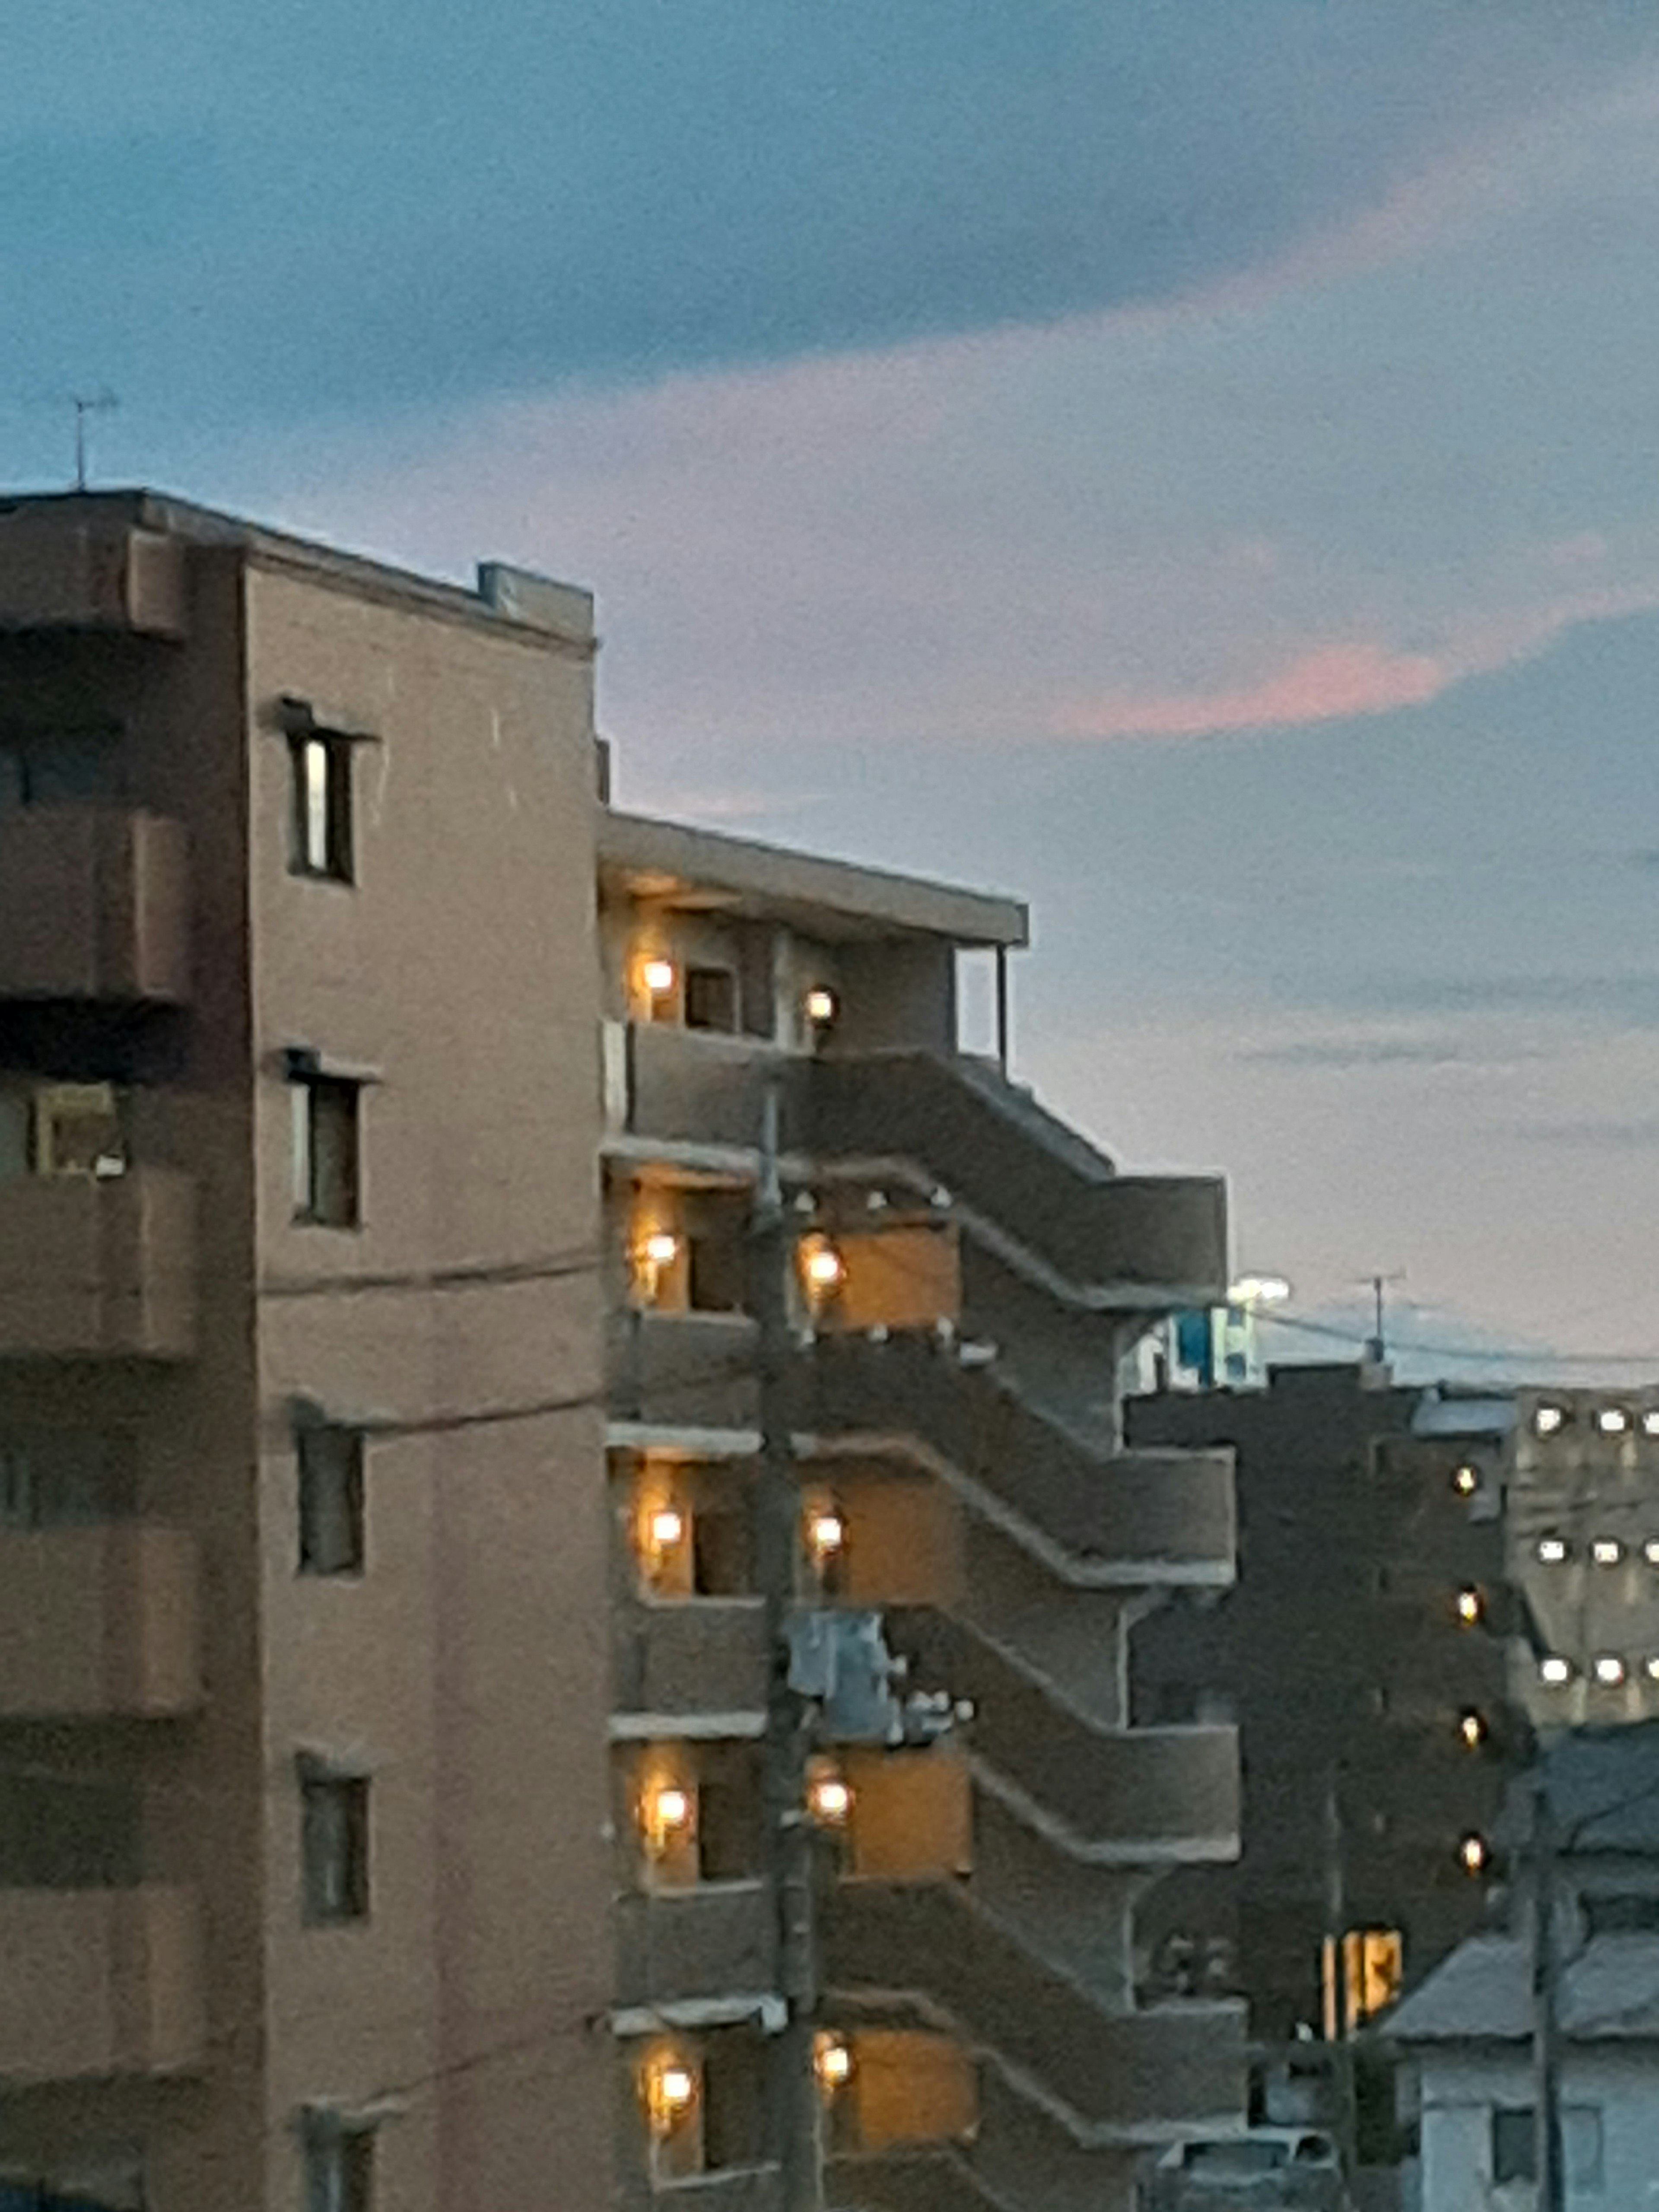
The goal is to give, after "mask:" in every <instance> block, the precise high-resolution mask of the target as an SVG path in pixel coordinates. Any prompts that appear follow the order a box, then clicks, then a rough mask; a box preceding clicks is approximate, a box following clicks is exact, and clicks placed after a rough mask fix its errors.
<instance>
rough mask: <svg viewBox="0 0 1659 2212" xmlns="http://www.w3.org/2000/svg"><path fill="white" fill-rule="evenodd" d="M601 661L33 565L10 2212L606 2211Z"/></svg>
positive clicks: (342, 603) (465, 633) (70, 540)
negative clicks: (595, 835) (596, 867)
mask: <svg viewBox="0 0 1659 2212" xmlns="http://www.w3.org/2000/svg"><path fill="white" fill-rule="evenodd" d="M592 650H593V641H592V611H591V605H590V603H589V602H588V600H587V599H586V598H585V597H583V596H582V595H581V594H580V593H575V592H562V591H559V590H557V589H555V588H550V587H546V586H538V585H532V584H531V583H529V582H527V581H525V580H520V579H516V578H514V577H512V576H510V575H508V574H504V573H503V572H501V571H486V572H485V574H483V578H482V579H481V585H480V589H479V591H478V592H476V593H475V592H467V591H464V590H458V589H453V588H451V587H448V586H442V585H439V584H433V583H427V582H424V581H421V580H416V579H414V578H411V577H406V576H400V575H394V574H389V573H388V572H386V571H385V570H383V569H380V568H376V567H374V566H373V565H372V564H370V563H368V562H357V561H350V560H346V559H343V558H340V557H338V556H335V555H333V554H331V553H328V552H326V551H325V550H322V549H321V548H319V547H316V546H310V545H301V544H295V543H294V542H293V541H291V540H289V539H285V538H280V537H277V536H276V535H274V534H270V533H267V532H261V531H258V530H256V529H253V528H252V527H250V526H246V525H244V524H241V523H239V522H234V521H232V520H228V519H227V518H222V517H219V516H216V515H212V514H207V513H201V512H199V511H197V510H195V509H192V508H190V507H184V506H181V505H179V504H177V503H175V502H173V501H167V500H161V499H157V498H155V497H152V496H148V495H107V496H106V495H96V496H91V497H85V498H69V499H61V500H43V501H34V500H24V501H14V502H10V503H9V504H8V505H7V506H6V507H5V508H4V511H3V513H0V1805H3V1808H4V1810H3V1818H0V2179H3V2182H4V2185H7V2186H9V2187H10V2188H12V2189H13V2190H14V2191H15V2192H17V2194H18V2197H19V2198H20V2199H21V2201H22V2202H25V2203H28V2204H30V2205H31V2206H33V2205H34V2204H36V2203H44V2204H46V2205H48V2206H51V2205H52V2204H54V2203H72V2204H74V2205H76V2206H77V2207H80V2206H83V2205H94V2206H98V2207H108V2208H112V2212H129V2208H136V2207H137V2206H138V2205H140V2204H143V2206H145V2207H147V2208H149V2212H227V2208H228V2207H231V2206H236V2207H238V2208H252V2207H262V2206H270V2207H282V2208H284V2212H291V2209H292V2208H301V2207H303V2208H306V2212H365V2208H369V2207H374V2208H379V2212H393V2208H396V2212H404V2208H409V2212H416V2208H421V2212H425V2208H434V2212H435V2208H437V2207H439V2206H442V2207H443V2208H444V2212H459V2208H461V2207H477V2208H478V2212H483V2208H486V2207H489V2208H497V2207H500V2206H501V2205H503V2204H509V2203H511V2204H520V2205H526V2206H529V2205H546V2206H550V2207H552V2206H557V2207H559V2208H560V2212H565V2208H568V2212H590V2208H592V2207H593V2206H596V2205H599V2204H601V2203H604V2202H605V2198H606V2196H607V2193H608V2191H609V2190H610V2187H611V2130H610V2127H609V2124H608V2119H607V2100H608V2095H609V2089H610V2083H611V2075H612V2071H613V2066H614V2056H613V2052H612V2049H611V2041H610V2036H609V2032H608V2024H607V2013H608V2007H609V2003H610V1998H611V1956H610V1943H609V1936H608V1929H607V1914H608V1906H609V1899H610V1887H611V1870H610V1866H609V1858H608V1852H607V1849H606V1845H605V1839H604V1834H603V1831H604V1828H605V1821H606V1818H607V1799H606V1791H607V1780H606V1771H605V1726H606V1713H607V1701H608V1694H609V1693H608V1686H607V1680H606V1673H605V1554H606V1547H607V1542H608V1530H607V1525H606V1518H605V1504H604V1498H603V1492H602V1486H601V1484H600V1482H599V1469H600V1468H602V1466H603V1464H604V1458H603V1454H604V1437H603V1408H602V1407H601V1406H600V1404H599V1402H598V1395H599V1334H600V1323H599V1281H598V1278H597V1276H596V1273H595V1272H594V1267H593V1261H594V1259H595V1256H596V1254H597V1246H598V1236H599V1212H598V1190H597V1181H596V1176H595V1170H594V1160H595V1157H596V1153H597V1147H598V1142H599V1116H598V1100H597V1097H596V1095H595V1084H594V1079H593V1061H594V1050H593V1036H594V1033H595V1029H596V1025H597V1023H598V1019H599V1006H598V995H597V984H596V976H597V972H598V959H597V951H596V945H595V939H594V931H593V919H592V915H593V900H592V802H591V789H592V711H591V700H592Z"/></svg>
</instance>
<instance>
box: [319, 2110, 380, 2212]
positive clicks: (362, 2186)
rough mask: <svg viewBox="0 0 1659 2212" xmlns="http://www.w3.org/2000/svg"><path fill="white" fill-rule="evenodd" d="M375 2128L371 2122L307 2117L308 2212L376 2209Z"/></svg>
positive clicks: (367, 2211)
mask: <svg viewBox="0 0 1659 2212" xmlns="http://www.w3.org/2000/svg"><path fill="white" fill-rule="evenodd" d="M375 2132H376V2130H374V2127H373V2126H372V2125H371V2124H368V2123H364V2124H361V2125H353V2124H349V2123H348V2122H346V2121H343V2120H339V2119H336V2118H332V2117H331V2118H329V2119H328V2120H326V2121H325V2120H323V2119H321V2118H316V2117H312V2118H308V2119H307V2123H306V2127H305V2203H306V2212H373V2207H374V2136H375Z"/></svg>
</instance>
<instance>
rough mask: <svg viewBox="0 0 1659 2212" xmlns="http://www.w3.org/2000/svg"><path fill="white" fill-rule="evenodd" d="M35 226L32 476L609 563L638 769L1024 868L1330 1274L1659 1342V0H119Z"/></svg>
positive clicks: (1335, 1286)
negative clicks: (85, 423) (81, 398)
mask: <svg viewBox="0 0 1659 2212" xmlns="http://www.w3.org/2000/svg"><path fill="white" fill-rule="evenodd" d="M0 209H3V210H4V213H3V216H0V277H3V280H4V287H5V296H6V298H7V300H8V302H9V312H8V313H7V314H6V316H5V317H4V318H3V319H0V435H3V436H4V437H5V440H6V441H7V445H8V447H9V453H10V456H11V465H10V468H9V475H10V476H11V477H12V478H13V479H14V480H15V481H18V482H20V483H49V482H52V481H53V480H55V479H58V478H60V477H61V476H62V474H63V472H64V467H65V464H66V460H67V457H68V454H69V451H70V435H69V417H68V410H67V408H66V405H65V404H64V402H63V400H62V398H61V397H60V396H59V395H62V394H64V393H65V392H68V391H69V390H70V389H72V388H82V389H89V388H94V387H95V386H98V385H100V384H107V385H110V386H113V387H114V388H115V389H116V390H117V391H118V392H119V394H120V397H121V402H122V404H121V408H120V411H119V412H118V414H116V415H115V416H110V417H104V418H100V421H99V422H97V424H96V425H95V429H94V439H95V445H94V453H95V458H96V462H97V467H98V471H99V473H100V476H101V477H103V478H104V479H105V480H146V481H149V482H153V483H161V484H164V485H166V486H167V487H169V488H172V489H178V490H180V491H184V492H186V493H189V494H191V495H195V496H198V497H201V498H204V499H208V500H210V501H222V502H223V503H227V504H231V505H235V506H240V507H247V508H249V509H250V510H252V511H254V512H257V513H261V514H263V515H265V516H267V517H269V518H270V519H272V520H280V521H284V522H287V523H289V524H291V525H294V526H299V527H301V528H306V529H309V530H313V531H315V532H319V534H321V535H324V536H326V537H330V538H334V539H337V540H338V541H339V542H342V543H345V544H354V545H358V546H362V547H365V548H368V549H369V550H377V551H380V552H383V553H386V554H388V555H390V556H393V557H397V558H400V559H404V560H407V561H410V562H415V563H417V564H420V565H427V566H432V567H435V568H440V569H442V570H445V571H447V572H454V573H462V574H464V573H465V572H466V571H467V570H468V568H470V565H471V562H472V561H473V560H474V559H475V558H477V557H479V556H502V557H507V558H517V559H521V560H525V561H527V562H532V563H534V564H536V565H538V566H541V567H544V568H550V569H551V570H552V571H554V572H555V573H556V574H565V575H568V576H571V577H573V578H576V579H579V580H583V581H585V582H587V583H590V584H592V586H595V587H596V588H597V590H598V591H599V595H600V600H601V618H602V625H603V628H604V631H605V639H606V644H605V655H604V662H603V676H602V703H603V712H604V720H605V726H606V727H607V729H608V731H609V732H610V734H611V737H612V738H613V739H614V740H615V742H616V744H617V748H618V752H619V755H620V758H621V763H622V767H621V787H622V792H623V797H624V798H625V799H629V800H630V801H631V802H633V803H637V804H641V805H658V806H660V807H662V808H664V809H665V810H666V809H674V810H676V811H684V812H687V813H690V814H692V815H695V816H698V817H702V818H704V819H708V820H712V821H718V822H723V823H731V824H732V825H734V826H740V827H742V828H743V829H745V830H747V831H749V832H750V833H752V834H757V835H769V836H779V837H782V838H785V839H789V840H798V841H800V842H812V843H822V844H825V845H828V846H830V847H833V848H836V849H840V850H842V851H845V852H848V853H849V854H858V855H862V856H866V857H868V858H872V859H875V860H885V861H888V862H891V863H895V864H899V865H905V864H910V865H915V866H924V867H927V868H932V869H935V870H938V871H939V872H948V873H951V874H957V875H961V876H963V877H967V878H983V879H985V880H988V881H992V882H995V883H998V884H1006V885H1007V886H1009V887H1011V888H1014V889H1018V890H1024V891H1025V892H1026V893H1028V894H1029V895H1030V897H1031V898H1032V900H1033V902H1034V905H1035V907H1036V922H1037V947H1036V951H1035V952H1034V954H1033V955H1032V956H1031V957H1030V959H1029V960H1028V962H1027V963H1025V965H1024V969H1023V971H1022V974H1021V977H1020V981H1019V987H1018V989H1019V1001H1018V1005H1019V1031H1018V1055H1019V1061H1020V1066H1021V1071H1022V1072H1023V1073H1024V1074H1025V1075H1026V1076H1027V1077H1028V1078H1029V1079H1032V1080H1034V1081H1036V1083H1037V1084H1038V1085H1039V1086H1040V1087H1042V1089H1043V1090H1044V1091H1045V1092H1046V1093H1047V1094H1048V1095H1049V1096H1050V1097H1053V1098H1054V1101H1055V1103H1058V1104H1059V1105H1060V1106H1061V1107H1063V1108H1064V1109H1066V1110H1067V1111H1069V1112H1070V1113H1072V1114H1073V1115H1075V1116H1076V1117H1077V1118H1079V1119H1080V1120H1081V1121H1085V1123H1087V1124H1088V1125H1089V1126H1091V1127H1093V1128H1095V1129H1096V1130H1097V1131H1098V1132H1099V1133H1102V1134H1103V1136H1104V1137H1105V1138H1106V1139H1108V1141H1109V1142H1110V1143H1111V1144H1113V1146H1115V1149H1116V1150H1117V1151H1118V1152H1120V1153H1121V1156H1122V1157H1123V1158H1124V1159H1125V1161H1126V1163H1127V1164H1138V1163H1144V1164H1194V1165H1206V1166H1222V1167H1225V1168H1226V1169H1227V1170H1229V1172H1230V1174H1231V1177H1232V1180H1233V1186H1234V1206H1235V1216H1236V1219H1237V1226H1238V1241H1239V1255H1240V1258H1241V1261H1242V1262H1243V1263H1244V1264H1247V1265H1249V1266H1251V1267H1256V1268H1272V1269H1275V1270H1280V1271H1283V1272H1284V1273H1287V1274H1289V1275H1290V1276H1291V1279H1292V1280H1293V1281H1294V1282H1295V1283H1296V1285H1297V1295H1298V1301H1299V1303H1300V1304H1301V1305H1302V1306H1303V1307H1304V1309H1305V1310H1310V1311H1316V1312H1320V1313H1324V1314H1327V1315H1329V1314H1333V1313H1343V1312H1346V1310H1349V1309H1350V1307H1352V1308H1353V1309H1354V1310H1358V1298H1357V1293H1356V1291H1355V1289H1354V1285H1355V1282H1356V1279H1358V1278H1359V1277H1361V1276H1363V1275H1364V1274H1366V1273H1370V1271H1371V1270H1372V1269H1374V1268H1384V1269H1388V1270H1390V1271H1392V1270H1395V1269H1399V1268H1403V1269H1404V1270H1405V1271H1406V1279H1405V1281H1404V1283H1403V1284H1402V1285H1401V1286H1400V1290H1399V1291H1398V1293H1397V1296H1398V1297H1399V1298H1400V1300H1401V1334H1407V1333H1409V1334H1412V1335H1413V1337H1414V1338H1416V1339H1419V1340H1424V1341H1427V1342H1434V1343H1441V1342H1444V1343H1450V1344H1455V1345H1463V1344H1468V1345H1480V1344H1486V1345H1488V1346H1521V1347H1532V1346H1536V1347H1537V1350H1538V1364H1539V1365H1540V1367H1541V1368H1545V1367H1547V1365H1548V1356H1549V1355H1550V1354H1551V1353H1560V1354H1565V1355H1571V1356H1572V1357H1574V1358H1589V1356H1591V1355H1595V1354H1603V1353H1609V1352H1625V1351H1631V1352H1638V1353H1639V1352H1646V1351H1647V1350H1648V1349H1649V1348H1650V1347H1651V1348H1652V1350H1653V1352H1654V1355H1655V1357H1654V1359H1653V1363H1652V1364H1653V1367H1654V1368H1655V1369H1659V1271H1656V1269H1655V1268H1654V1267H1653V1265H1652V1261H1651V1259H1650V1248H1651V1244H1652V1231H1651V1228H1650V1222H1651V1220H1652V1218H1653V1217H1654V1216H1655V1214H1656V1212H1659V1103H1656V1102H1659V957H1656V926H1659V805H1656V802H1659V766H1656V761H1659V752H1656V747H1655V744H1654V731H1653V724H1654V720H1655V714H1656V708H1655V701H1656V699H1659V429H1656V415H1655V410H1654V403H1653V396H1652V395H1653V368H1652V364H1653V362H1654V359H1655V357H1656V351H1659V256H1656V255H1655V252H1654V250H1653V241H1654V239H1655V236H1656V228H1659V21H1656V20H1655V18H1654V17H1653V15H1652V11H1651V9H1650V7H1649V6H1646V5H1642V6H1637V5H1628V6H1626V5H1616V4H1611V0H1609V3H1608V4H1595V0H1572V4H1566V0H1562V4H1560V5H1556V6H1547V5H1543V4H1529V0H1347V4H1343V0H1178V4H1177V3H1176V0H1165V4H1158V0H1137V4H1134V5H1129V4H1115V5H1113V4H1100V3H1099V0H1097V4H1094V5H1084V4H1080V0H1029V4H1026V5H1023V6H1019V7H1015V8H1004V9H989V8H986V7H983V6H982V5H969V4H965V0H962V3H959V4H946V0H906V4H905V5H904V6H903V7H902V8H897V9H896V8H894V7H892V6H891V5H890V4H889V5H887V6H884V7H875V6H872V5H866V4H864V0H846V4H843V5H842V6H841V7H839V8H837V9H823V8H821V7H807V6H805V5H799V6H797V5H795V4H793V0H656V3H655V4H647V0H611V4H609V5H608V6H606V7H605V8H604V9H586V8H585V9H574V8H573V7H569V6H567V5H564V4H562V0H541V4H539V5H538V6H537V7H535V8H531V7H530V6H528V5H526V4H524V0H518V4H514V5H510V6H509V5H507V4H506V0H481V4H476V5H475V6H474V7H473V8H471V9H467V10H461V9H453V8H443V9H440V8H438V7H436V6H433V5H428V4H426V0H402V4H400V5H398V7H396V8H393V7H392V6H390V5H387V4H385V0H360V4H358V5H356V7H354V8H353V9H349V10H345V9H338V8H337V7H327V8H325V7H324V6H322V5H320V4H313V0H299V4H295V0H289V4H287V5H283V4H281V0H270V4H267V5H265V6H263V7H261V8H260V9H257V10H256V9H252V8H251V7H248V6H245V5H241V4H238V3H237V0H222V4H220V5H218V6H216V7H215V8H212V9H209V8H207V7H206V6H204V5H202V4H199V0H149V4H145V0H135V4H133V5H132V6H131V7H130V8H128V9H124V10H121V11H118V13H116V14H113V15H112V14H110V13H109V12H108V11H106V10H104V9H95V8H94V7H93V6H92V5H91V4H89V0H65V4H64V5H62V6H60V7H59V8H58V9H56V10H55V11H53V12H52V14H51V15H50V16H48V15H46V14H45V13H40V14H37V15H35V16H34V17H33V19H32V21H28V22H26V23H23V24H21V25H19V26H16V27H9V46H8V56H7V68H6V71H5V75H4V82H3V84H0ZM1429 1364H1431V1365H1436V1364H1438V1365H1445V1364H1447V1363H1446V1362H1444V1361H1432V1360H1431V1361H1430V1362H1429ZM1458 1371H1463V1372H1469V1373H1472V1372H1474V1371H1475V1370H1474V1368H1473V1367H1467V1368H1463V1369H1461V1370H1458ZM1586 1371H1588V1370H1586ZM1608 1371H1609V1372H1610V1373H1612V1372H1617V1371H1620V1370H1608Z"/></svg>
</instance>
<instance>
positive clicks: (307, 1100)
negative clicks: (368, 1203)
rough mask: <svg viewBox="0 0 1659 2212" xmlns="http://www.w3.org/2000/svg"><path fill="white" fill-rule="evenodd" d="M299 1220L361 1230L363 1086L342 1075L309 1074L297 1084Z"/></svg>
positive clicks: (296, 1200)
mask: <svg viewBox="0 0 1659 2212" xmlns="http://www.w3.org/2000/svg"><path fill="white" fill-rule="evenodd" d="M291 1087H292V1091H293V1111H294V1218H295V1220H296V1221H310V1222H316V1223H319V1224H320V1225H322V1226H324V1227H325V1228H329V1229H355V1228H356V1227H357V1225H358V1223H359V1221H360V1219H361V1218H362V1216H361V1213H360V1211H359V1182H360V1177H359V1149H360V1147H359V1132H358V1122H359V1118H360V1111H361V1096H362V1085H361V1084H360V1083H356V1082H352V1081H349V1080H348V1079H346V1078H345V1077H343V1076H338V1075H304V1076H299V1077H296V1078H295V1079H294V1081H293V1084H292V1086H291Z"/></svg>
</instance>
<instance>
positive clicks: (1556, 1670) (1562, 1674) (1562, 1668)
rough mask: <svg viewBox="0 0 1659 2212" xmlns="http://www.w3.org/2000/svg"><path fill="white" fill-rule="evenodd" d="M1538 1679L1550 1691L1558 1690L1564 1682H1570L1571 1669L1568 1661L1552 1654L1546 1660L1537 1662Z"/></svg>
mask: <svg viewBox="0 0 1659 2212" xmlns="http://www.w3.org/2000/svg"><path fill="white" fill-rule="evenodd" d="M1538 1679H1539V1680H1540V1681H1541V1682H1547V1683H1548V1685H1549V1686H1550V1687H1551V1689H1553V1690H1559V1688H1560V1687H1561V1686H1562V1684H1563V1683H1564V1682H1570V1681H1571V1680H1572V1668H1571V1664H1570V1663H1569V1662H1568V1661H1566V1660H1565V1659H1563V1658H1562V1657H1560V1656H1559V1654H1558V1653H1555V1652H1552V1653H1551V1654H1550V1656H1548V1658H1547V1659H1541V1660H1540V1661H1539V1662H1538Z"/></svg>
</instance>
